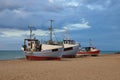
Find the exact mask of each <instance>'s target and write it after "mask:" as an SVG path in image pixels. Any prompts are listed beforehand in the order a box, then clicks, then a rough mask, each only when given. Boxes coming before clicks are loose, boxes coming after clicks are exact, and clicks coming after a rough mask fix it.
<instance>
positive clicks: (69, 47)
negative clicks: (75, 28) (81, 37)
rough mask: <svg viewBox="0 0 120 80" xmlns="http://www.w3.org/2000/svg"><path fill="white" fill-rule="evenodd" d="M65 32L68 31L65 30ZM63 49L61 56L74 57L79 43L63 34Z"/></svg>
mask: <svg viewBox="0 0 120 80" xmlns="http://www.w3.org/2000/svg"><path fill="white" fill-rule="evenodd" d="M66 34H68V32H67V31H66ZM63 46H64V51H63V54H62V57H64V58H75V57H76V54H77V52H78V51H79V44H78V43H76V42H75V41H74V40H72V39H70V38H69V37H68V35H66V36H65V39H64V40H63Z"/></svg>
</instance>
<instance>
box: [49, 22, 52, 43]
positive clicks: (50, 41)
mask: <svg viewBox="0 0 120 80" xmlns="http://www.w3.org/2000/svg"><path fill="white" fill-rule="evenodd" d="M52 22H53V20H50V28H49V30H50V40H49V44H52V30H53V28H52Z"/></svg>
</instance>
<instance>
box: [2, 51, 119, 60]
mask: <svg viewBox="0 0 120 80" xmlns="http://www.w3.org/2000/svg"><path fill="white" fill-rule="evenodd" d="M116 54H120V52H116V53H102V54H101V53H100V54H99V55H98V56H89V55H87V56H84V55H79V54H77V55H76V58H86V57H99V56H108V55H116ZM62 59H64V58H62ZM66 59H67V58H66ZM70 59H73V58H70ZM13 60H26V58H16V59H8V60H0V61H13ZM30 61H32V60H30ZM33 61H34V60H33ZM37 61H39V60H37ZM41 61H44V60H41ZM45 61H54V60H45Z"/></svg>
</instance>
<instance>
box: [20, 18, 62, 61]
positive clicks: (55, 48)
mask: <svg viewBox="0 0 120 80" xmlns="http://www.w3.org/2000/svg"><path fill="white" fill-rule="evenodd" d="M49 30H50V35H51V36H50V40H49V44H41V43H40V41H39V40H38V39H34V38H32V35H33V34H32V29H31V28H30V38H29V39H24V45H23V47H22V50H23V51H24V54H25V56H26V59H28V60H51V59H55V60H60V59H61V57H62V52H63V46H59V45H53V44H52V20H51V26H50V28H49Z"/></svg>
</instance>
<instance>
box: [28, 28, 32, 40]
mask: <svg viewBox="0 0 120 80" xmlns="http://www.w3.org/2000/svg"><path fill="white" fill-rule="evenodd" d="M28 28H29V29H30V39H31V38H32V27H31V26H28Z"/></svg>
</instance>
